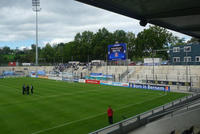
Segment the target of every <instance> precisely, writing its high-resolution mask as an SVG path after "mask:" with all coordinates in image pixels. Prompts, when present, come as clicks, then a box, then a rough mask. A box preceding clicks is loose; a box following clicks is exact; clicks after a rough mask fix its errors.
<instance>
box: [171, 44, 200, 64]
mask: <svg viewBox="0 0 200 134" xmlns="http://www.w3.org/2000/svg"><path fill="white" fill-rule="evenodd" d="M169 55H170V64H172V65H200V44H187V45H179V46H172V47H170V53H169Z"/></svg>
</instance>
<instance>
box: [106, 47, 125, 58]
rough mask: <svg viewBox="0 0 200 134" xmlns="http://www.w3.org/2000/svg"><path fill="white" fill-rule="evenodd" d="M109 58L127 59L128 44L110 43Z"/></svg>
mask: <svg viewBox="0 0 200 134" xmlns="http://www.w3.org/2000/svg"><path fill="white" fill-rule="evenodd" d="M108 60H112V61H117V60H126V44H125V43H121V44H115V45H108Z"/></svg>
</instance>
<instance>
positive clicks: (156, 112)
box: [89, 94, 200, 134]
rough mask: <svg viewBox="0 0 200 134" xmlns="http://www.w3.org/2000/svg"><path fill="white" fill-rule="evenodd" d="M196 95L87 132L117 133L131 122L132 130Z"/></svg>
mask: <svg viewBox="0 0 200 134" xmlns="http://www.w3.org/2000/svg"><path fill="white" fill-rule="evenodd" d="M198 97H200V94H192V95H190V96H185V97H183V98H180V99H177V100H174V101H172V102H170V103H167V104H164V105H162V106H159V107H156V108H154V109H151V110H149V111H146V112H144V113H141V114H138V115H136V116H133V117H130V118H127V119H125V120H122V121H120V122H117V123H115V124H112V125H110V126H107V127H104V128H102V129H99V130H96V131H94V132H91V133H89V134H108V133H109V134H112V133H114V132H116V131H119V132H118V133H123V130H124V127H126V126H129V125H131V124H133V125H132V128H131V129H132V130H133V129H134V128H138V127H140V126H142V125H145V124H146V123H148V121H149V120H148V118H150V117H152V116H155V115H158V116H159V115H162V113H163V112H164V111H165V112H166V110H167V109H168V110H169V111H168V112H170V111H172V110H170V108H173V107H175V106H178V105H180V104H187V102H189V100H192V99H193V98H198ZM185 106H187V108H188V105H185ZM177 108H180V106H179V107H177ZM142 120H143V121H142ZM140 121H142V122H140ZM139 122H140V123H139ZM134 125H135V126H134Z"/></svg>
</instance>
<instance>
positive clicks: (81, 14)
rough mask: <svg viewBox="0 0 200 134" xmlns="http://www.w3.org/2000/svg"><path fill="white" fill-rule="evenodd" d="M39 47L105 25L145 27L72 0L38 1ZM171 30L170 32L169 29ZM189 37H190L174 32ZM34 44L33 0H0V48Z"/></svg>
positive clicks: (132, 28) (126, 28)
mask: <svg viewBox="0 0 200 134" xmlns="http://www.w3.org/2000/svg"><path fill="white" fill-rule="evenodd" d="M40 5H41V8H42V10H41V11H40V12H39V21H38V22H39V47H44V46H45V45H46V44H47V43H50V44H52V45H53V44H56V43H60V42H64V43H66V42H69V41H72V40H73V39H74V36H75V35H76V34H77V33H79V32H80V33H81V32H83V31H92V32H97V31H98V29H101V28H103V27H105V28H106V29H108V30H109V31H110V32H113V31H115V30H118V29H120V30H124V31H126V32H133V33H135V34H137V33H138V32H140V31H142V30H143V29H144V28H148V25H147V26H146V27H142V26H140V25H139V21H138V20H135V19H132V18H128V17H125V16H122V15H119V14H116V13H112V12H109V11H106V10H103V9H99V8H96V7H93V6H89V5H86V4H83V3H80V2H77V1H75V0H40ZM172 32H173V31H172ZM173 34H174V35H176V36H178V37H180V38H185V39H186V40H189V39H190V37H189V36H187V35H184V34H181V33H177V32H173ZM32 44H35V12H33V10H32V0H0V48H1V47H4V46H9V47H10V48H12V49H15V48H19V49H23V48H30V47H31V45H32Z"/></svg>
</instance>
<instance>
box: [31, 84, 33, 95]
mask: <svg viewBox="0 0 200 134" xmlns="http://www.w3.org/2000/svg"><path fill="white" fill-rule="evenodd" d="M31 94H33V85H32V84H31Z"/></svg>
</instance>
